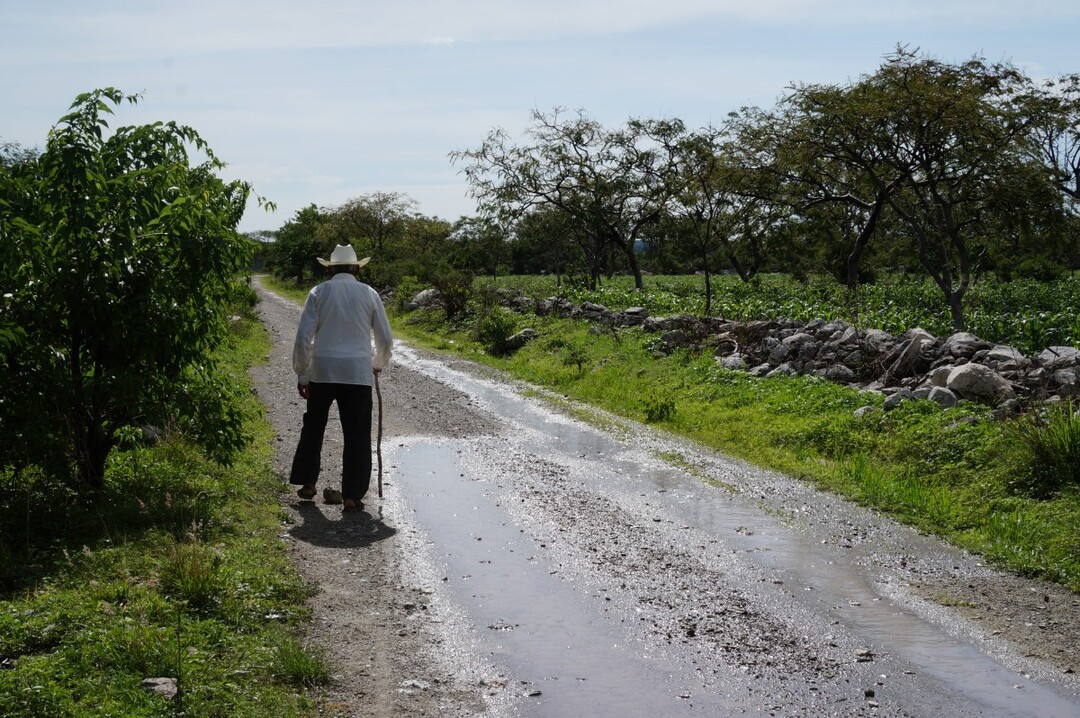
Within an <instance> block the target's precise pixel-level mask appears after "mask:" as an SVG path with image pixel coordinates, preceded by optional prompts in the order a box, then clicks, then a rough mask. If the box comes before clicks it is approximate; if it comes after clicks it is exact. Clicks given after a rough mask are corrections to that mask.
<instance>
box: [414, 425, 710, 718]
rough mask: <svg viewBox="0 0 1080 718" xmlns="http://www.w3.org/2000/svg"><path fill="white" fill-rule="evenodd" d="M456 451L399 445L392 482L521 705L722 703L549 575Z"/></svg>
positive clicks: (594, 709)
mask: <svg viewBox="0 0 1080 718" xmlns="http://www.w3.org/2000/svg"><path fill="white" fill-rule="evenodd" d="M458 457H459V452H458V450H456V449H454V448H452V447H451V446H449V445H433V444H427V443H416V444H410V445H408V446H406V447H404V448H398V449H396V450H395V451H394V463H395V465H396V467H397V469H396V470H397V471H400V474H401V476H402V477H407V478H402V479H400V480H399V481H398V483H397V485H398V486H399V487H402V490H403V491H404V492H405V493H406V503H407V504H408V505H409V507H410V508H412V509H414V510H415V515H414V518H415V520H416V522H417V523H418V524H419V525H421V526H423V527H424V529H425V532H426V533H427V535H428V537H429V539H430V540H432V541H433V543H434V545H435V546H436V547H440V548H442V551H441V552H438V553H436V556H435V559H436V560H437V561H440V562H442V563H443V565H444V566H445V572H446V578H445V582H446V584H447V588H448V589H449V590H450V591H451V593H452V594H453V597H454V599H455V600H456V602H457V603H458V604H459V605H462V606H464V607H465V609H466V611H467V612H468V614H469V615H470V616H471V618H472V621H473V623H474V625H476V626H478V627H479V628H478V631H479V632H481V633H482V634H485V635H481V636H480V638H481V640H482V641H483V643H484V646H485V648H486V650H488V651H490V652H491V653H492V654H493V658H494V659H495V660H496V662H497V663H502V664H504V665H506V667H507V668H508V669H509V671H510V673H511V675H512V676H513V678H512V680H514V681H515V683H514V684H513V685H511V686H508V688H507V690H513V691H517V692H518V693H520V694H522V695H525V696H527V697H528V702H527V704H526V707H525V709H524V715H537V716H595V717H596V718H605V717H607V716H610V717H611V718H624V717H625V716H636V715H655V716H676V715H683V714H686V715H701V712H700V711H701V709H702V708H705V707H711V708H714V709H717V710H721V709H727V708H729V707H730V706H729V705H728V703H727V702H726V701H725V700H724V697H723V696H719V695H715V694H714V695H709V696H705V697H704V698H703V697H702V696H696V695H693V693H694V691H693V690H692V689H693V688H694V687H695V686H694V685H690V684H687V683H686V680H685V677H681V676H677V675H675V672H674V671H673V669H672V667H670V666H666V665H664V664H663V663H662V662H658V661H651V660H649V659H647V658H645V657H643V656H641V655H640V654H638V653H636V652H635V651H634V650H633V649H632V648H631V647H629V646H627V645H626V644H625V637H624V636H623V635H621V632H620V631H619V630H617V628H615V627H613V626H610V625H608V624H607V623H606V622H605V619H604V618H603V617H600V616H598V615H596V613H595V611H594V610H593V609H592V607H590V606H589V605H588V604H587V603H586V602H585V601H584V600H583V599H582V598H581V597H580V596H579V595H578V594H577V593H576V592H575V591H574V588H573V587H572V586H570V585H567V584H565V583H563V582H562V581H561V580H560V579H559V578H558V577H557V576H554V575H552V571H554V570H555V569H554V567H553V566H552V565H551V564H550V563H549V562H548V561H547V560H545V559H543V558H542V557H539V556H537V554H538V547H537V546H536V545H535V544H533V542H532V541H531V540H530V539H528V538H526V537H525V536H524V535H523V534H522V532H521V531H520V530H519V529H518V528H517V527H516V526H515V524H514V523H513V522H512V520H511V518H510V516H509V515H508V514H507V513H506V512H505V511H502V510H501V509H500V508H499V507H497V506H495V504H494V499H493V498H492V497H491V496H490V495H489V493H488V490H489V488H490V484H488V483H487V482H485V481H483V480H479V481H478V480H474V479H473V478H469V477H463V476H462V474H463V473H465V472H466V469H465V467H464V466H463V465H462V464H461V463H460V462H459V461H458ZM447 548H449V550H447ZM538 597H539V598H540V599H541V600H537V598H538ZM680 678H681V679H682V680H680ZM530 694H538V695H530ZM683 696H690V697H689V698H686V697H683ZM528 706H532V708H531V709H530V708H529V707H528ZM695 709H696V712H695Z"/></svg>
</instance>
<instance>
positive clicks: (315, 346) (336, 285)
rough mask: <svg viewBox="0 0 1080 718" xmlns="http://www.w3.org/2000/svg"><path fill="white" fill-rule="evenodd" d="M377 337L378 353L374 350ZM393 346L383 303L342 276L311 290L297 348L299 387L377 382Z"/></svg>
mask: <svg viewBox="0 0 1080 718" xmlns="http://www.w3.org/2000/svg"><path fill="white" fill-rule="evenodd" d="M372 339H374V344H375V347H374V351H372ZM393 346H394V340H393V337H392V336H391V335H390V322H388V321H387V319H386V310H384V309H383V305H382V299H380V298H379V295H378V293H377V292H376V291H375V290H374V289H372V288H371V287H369V286H368V285H366V284H364V283H362V282H360V281H358V280H357V279H356V277H354V276H353V275H351V274H348V273H345V272H342V273H339V274H335V275H334V276H332V277H331V278H330V279H329V280H327V281H325V282H323V283H321V284H319V285H317V286H315V287H313V288H312V290H311V291H310V292H308V296H307V301H306V302H304V311H303V313H302V314H301V315H300V324H299V326H298V327H297V328H296V341H295V343H294V344H293V369H294V370H295V371H296V377H297V383H298V384H307V383H308V382H312V381H314V382H319V383H323V382H325V383H336V384H366V385H368V386H370V385H371V384H373V383H374V376H373V374H372V370H373V369H382V368H383V367H385V366H386V365H387V363H388V362H389V361H390V353H391V350H392V349H393Z"/></svg>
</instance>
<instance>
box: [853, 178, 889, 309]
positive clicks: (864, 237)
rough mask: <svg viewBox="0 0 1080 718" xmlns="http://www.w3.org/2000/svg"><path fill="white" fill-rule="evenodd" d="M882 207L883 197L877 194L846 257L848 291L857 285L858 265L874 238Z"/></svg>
mask: <svg viewBox="0 0 1080 718" xmlns="http://www.w3.org/2000/svg"><path fill="white" fill-rule="evenodd" d="M884 207H885V197H884V196H883V195H882V194H880V193H879V194H878V197H877V201H876V202H874V206H873V207H872V208H871V209H870V216H869V217H868V218H867V220H866V224H864V225H863V226H862V229H861V230H859V235H858V236H857V237H856V238H855V246H854V247H852V248H851V253H850V254H849V255H848V257H847V265H846V270H847V271H846V280H847V286H848V289H854V288H855V287H856V286H857V285H858V284H859V265H860V264H861V263H862V257H863V254H864V253H865V252H866V246H867V245H868V244H870V238H871V237H873V236H874V230H875V229H876V228H877V223H878V218H879V217H880V216H881V210H882V209H883V208H884Z"/></svg>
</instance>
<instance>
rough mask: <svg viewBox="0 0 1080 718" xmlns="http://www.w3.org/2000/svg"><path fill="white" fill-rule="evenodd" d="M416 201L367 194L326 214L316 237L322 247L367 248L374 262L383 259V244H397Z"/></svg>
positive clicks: (391, 194) (389, 194) (401, 196)
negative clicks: (348, 245) (350, 245)
mask: <svg viewBox="0 0 1080 718" xmlns="http://www.w3.org/2000/svg"><path fill="white" fill-rule="evenodd" d="M415 208H416V200H414V199H413V198H411V197H409V196H408V195H407V194H403V193H401V192H371V193H369V194H365V195H361V196H360V197H356V198H354V199H350V200H348V201H346V202H345V203H344V204H342V205H341V206H339V207H335V208H333V209H331V210H328V211H327V212H326V222H324V223H323V225H322V227H321V230H320V236H321V238H322V243H323V245H324V247H326V248H329V249H332V248H333V246H334V245H335V244H352V245H353V246H354V247H356V249H357V252H361V251H366V250H364V247H370V251H371V254H372V255H374V256H375V257H376V258H384V257H385V253H386V249H387V244H388V243H390V242H391V241H392V240H400V239H401V238H402V236H403V235H404V232H405V228H406V226H407V225H408V221H409V218H410V217H411V216H412V214H413V210H414V209H415Z"/></svg>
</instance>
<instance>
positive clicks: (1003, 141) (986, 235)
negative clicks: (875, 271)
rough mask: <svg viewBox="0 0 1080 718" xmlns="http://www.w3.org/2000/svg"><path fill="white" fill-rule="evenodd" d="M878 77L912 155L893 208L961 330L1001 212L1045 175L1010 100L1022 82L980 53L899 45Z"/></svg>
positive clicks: (1025, 119)
mask: <svg viewBox="0 0 1080 718" xmlns="http://www.w3.org/2000/svg"><path fill="white" fill-rule="evenodd" d="M878 76H879V78H880V82H881V83H882V85H883V86H884V87H885V88H886V91H887V92H888V93H890V95H892V96H893V97H894V100H893V107H894V108H895V110H894V112H893V116H892V118H891V120H890V124H891V127H892V131H893V132H894V133H895V135H896V137H897V138H898V141H899V142H901V143H903V145H904V147H905V148H906V149H905V151H906V154H907V156H908V157H910V158H911V159H910V164H911V170H910V174H909V176H908V177H907V178H906V180H905V181H904V182H903V185H902V187H901V189H900V190H899V191H897V192H895V193H893V194H891V195H890V196H889V199H888V201H889V206H890V208H891V209H892V211H893V212H895V213H896V216H897V217H898V218H899V220H900V224H901V226H902V228H903V230H904V233H905V234H906V235H907V237H908V238H909V240H910V241H911V242H912V245H913V248H914V251H915V254H916V256H917V257H918V259H919V265H920V266H921V268H922V269H923V271H925V272H926V273H927V274H929V275H930V277H931V278H932V279H933V280H934V282H935V283H936V284H937V286H938V288H939V289H940V290H941V292H942V296H943V297H944V299H945V302H946V304H947V305H948V308H949V313H950V315H951V317H952V323H953V328H954V329H956V330H962V329H963V328H964V326H965V320H964V309H963V300H964V296H965V294H966V293H967V291H968V289H969V288H970V286H971V281H972V278H973V276H974V274H975V272H976V270H977V267H978V263H979V262H980V261H981V259H982V257H983V255H984V254H985V253H986V252H987V250H988V246H989V242H990V241H991V238H992V237H993V230H994V229H995V228H997V227H999V226H1000V224H1001V223H1000V221H999V219H1000V217H1001V216H1002V213H1003V212H1005V213H1008V212H1010V211H1011V209H1013V208H1015V206H1016V204H1015V200H1016V199H1017V198H1019V197H1022V196H1023V195H1027V194H1031V193H1033V192H1038V191H1039V185H1040V183H1041V182H1042V181H1043V180H1042V178H1041V177H1040V175H1039V174H1038V173H1034V172H1029V171H1027V168H1028V167H1029V166H1030V163H1029V161H1028V160H1027V158H1026V157H1025V153H1024V151H1023V149H1024V143H1025V141H1026V137H1027V130H1028V126H1029V123H1030V121H1031V118H1030V117H1029V116H1028V115H1027V113H1026V112H1025V111H1024V108H1023V107H1021V106H1019V105H1017V103H1015V102H1014V98H1016V97H1017V96H1019V95H1020V94H1021V93H1022V91H1023V89H1024V87H1025V84H1026V78H1024V76H1023V75H1022V74H1021V73H1020V72H1019V71H1017V70H1016V69H1015V68H1013V67H1011V66H1009V65H1006V64H1001V63H996V64H988V63H986V62H984V61H983V60H981V59H978V58H975V59H972V60H969V61H967V62H964V63H962V64H959V65H953V64H949V63H943V62H940V61H937V60H934V59H932V58H927V57H919V56H916V55H915V54H914V53H909V52H899V51H898V52H897V53H896V54H895V55H894V56H892V57H890V58H889V60H888V61H887V62H886V64H885V65H884V66H883V67H882V68H881V69H880V70H879V71H878ZM1006 199H1010V200H1012V201H1004V200H1006ZM1010 204H1012V205H1013V207H1009V205H1010Z"/></svg>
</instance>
